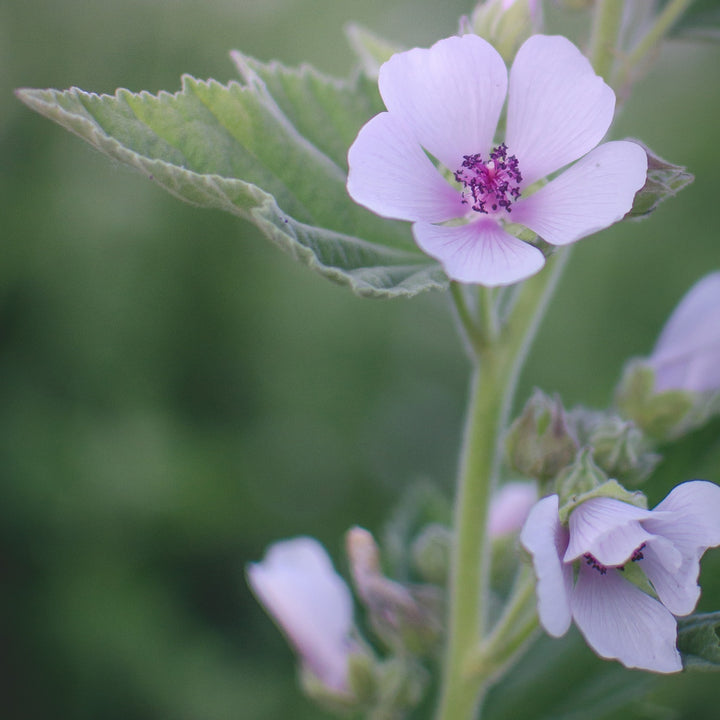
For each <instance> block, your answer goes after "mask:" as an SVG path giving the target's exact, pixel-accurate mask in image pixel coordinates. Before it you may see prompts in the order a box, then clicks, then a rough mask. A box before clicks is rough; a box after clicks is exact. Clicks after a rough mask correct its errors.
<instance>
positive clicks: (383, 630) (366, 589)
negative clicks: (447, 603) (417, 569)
mask: <svg viewBox="0 0 720 720" xmlns="http://www.w3.org/2000/svg"><path fill="white" fill-rule="evenodd" d="M346 547H347V554H348V558H349V560H350V570H351V572H352V576H353V581H354V583H355V588H356V590H357V593H358V595H359V596H360V598H361V600H362V601H363V604H364V605H365V606H366V608H367V610H368V616H369V620H370V623H371V625H372V627H373V629H374V630H375V632H376V634H377V635H378V637H379V638H381V639H382V640H383V641H384V642H385V643H386V644H387V645H388V646H389V647H391V648H394V649H400V648H402V649H405V650H408V651H410V652H411V653H413V654H417V655H426V654H428V653H430V652H431V651H434V650H435V648H436V646H437V643H438V641H439V639H440V633H441V630H442V620H441V618H442V595H441V593H440V591H439V590H438V588H436V587H433V586H431V585H404V584H402V583H399V582H396V581H394V580H390V579H389V578H387V577H385V576H384V575H383V574H382V573H381V571H380V553H379V550H378V547H377V544H376V543H375V540H374V539H373V536H372V535H371V534H370V533H369V532H368V531H367V530H364V529H363V528H360V527H354V528H351V529H350V530H349V531H348V533H347V535H346Z"/></svg>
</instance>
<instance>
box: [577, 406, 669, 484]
mask: <svg viewBox="0 0 720 720" xmlns="http://www.w3.org/2000/svg"><path fill="white" fill-rule="evenodd" d="M569 422H570V425H571V426H572V428H573V430H574V432H575V433H576V436H577V438H578V440H579V442H580V443H581V444H582V445H588V446H590V447H592V448H593V459H594V461H595V462H596V463H597V464H598V466H599V467H600V468H601V469H602V470H603V471H604V472H605V473H606V474H607V475H608V476H610V477H619V478H622V479H623V480H625V481H627V482H634V483H640V482H642V481H643V480H645V479H646V478H647V477H648V476H649V475H650V473H651V472H652V471H653V470H654V469H655V466H656V465H657V463H658V462H659V460H660V456H659V455H657V454H656V453H653V452H651V451H650V447H649V443H648V441H647V439H646V438H645V436H644V435H643V433H642V432H641V431H640V430H639V429H638V427H637V426H636V425H635V423H634V422H632V421H629V420H623V419H622V418H621V417H620V416H618V415H613V414H608V413H604V412H593V411H588V410H585V409H582V408H580V409H575V410H573V411H572V412H571V413H570V415H569Z"/></svg>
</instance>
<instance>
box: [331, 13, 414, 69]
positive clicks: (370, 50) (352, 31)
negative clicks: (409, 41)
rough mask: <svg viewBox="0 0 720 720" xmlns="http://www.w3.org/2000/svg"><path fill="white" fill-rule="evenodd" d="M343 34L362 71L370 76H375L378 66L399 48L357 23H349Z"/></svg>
mask: <svg viewBox="0 0 720 720" xmlns="http://www.w3.org/2000/svg"><path fill="white" fill-rule="evenodd" d="M345 34H346V35H347V38H348V41H349V42H350V47H351V48H352V49H353V51H354V52H355V55H356V56H357V58H358V60H359V61H360V66H361V67H362V69H363V72H364V73H365V74H366V75H367V76H368V77H370V78H377V76H378V71H379V70H380V66H381V65H382V64H383V63H384V62H386V61H388V60H389V59H390V58H391V56H392V55H394V54H395V53H396V52H399V51H400V50H401V48H400V47H398V46H397V45H395V44H394V43H391V42H390V41H389V40H385V39H384V38H381V37H380V36H379V35H376V34H375V33H374V32H371V31H370V30H368V29H367V28H364V27H363V26H362V25H358V24H357V23H350V24H349V25H348V26H347V27H346V28H345Z"/></svg>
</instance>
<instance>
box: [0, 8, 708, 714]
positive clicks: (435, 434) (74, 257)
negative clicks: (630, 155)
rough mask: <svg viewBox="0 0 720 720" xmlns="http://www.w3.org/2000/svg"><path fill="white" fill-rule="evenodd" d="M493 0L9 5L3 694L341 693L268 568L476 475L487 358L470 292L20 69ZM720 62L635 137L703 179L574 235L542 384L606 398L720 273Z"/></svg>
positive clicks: (311, 57) (675, 92)
mask: <svg viewBox="0 0 720 720" xmlns="http://www.w3.org/2000/svg"><path fill="white" fill-rule="evenodd" d="M471 7H472V6H471V3H470V2H467V1H465V0H443V2H441V3H440V2H436V1H435V0H393V2H390V3H388V2H386V0H366V2H363V3H358V2H352V1H351V0H235V1H234V2H231V1H230V0H206V2H203V3H199V2H192V1H191V0H128V1H126V2H118V1H117V0H115V1H113V0H95V1H94V2H90V1H89V0H62V2H52V1H51V0H22V1H21V0H11V1H10V2H9V3H8V2H5V3H3V4H1V5H0V203H2V209H1V211H0V228H2V235H1V237H2V250H1V257H2V261H1V262H0V473H1V475H0V477H1V478H2V480H1V482H0V716H2V717H7V718H12V719H15V718H17V719H23V720H25V719H28V720H29V719H33V720H34V719H35V718H38V719H39V718H47V717H55V718H73V719H78V720H84V719H86V718H88V719H89V718H99V717H102V718H104V720H114V719H115V718H118V719H119V718H123V720H159V719H160V718H173V719H174V720H185V719H187V720H191V719H192V720H225V719H231V718H249V719H255V718H270V719H272V720H274V719H276V718H277V719H279V718H288V717H292V718H294V719H296V720H303V719H304V718H319V717H323V715H322V713H320V712H319V711H317V710H316V709H315V708H314V707H313V706H311V705H310V704H309V703H308V702H307V701H305V700H304V699H302V698H300V697H299V695H298V694H297V692H296V687H295V678H294V662H293V658H292V656H291V654H290V652H289V651H288V650H287V648H286V646H285V644H284V641H283V640H282V638H281V637H280V635H279V633H277V631H276V629H275V628H274V626H273V625H272V624H271V623H270V622H269V621H268V620H267V619H266V617H265V615H264V613H263V612H262V610H261V609H260V608H259V607H258V606H257V605H256V603H255V602H254V600H253V598H252V597H251V595H250V593H249V591H248V590H247V588H246V586H245V583H244V579H243V568H244V565H245V564H246V563H247V562H249V561H253V560H257V559H259V558H260V557H261V555H262V553H263V550H264V548H265V546H266V545H267V544H269V543H270V542H272V541H273V540H275V539H278V538H281V537H288V536H292V535H296V534H301V533H304V534H311V535H314V536H316V537H318V538H319V539H320V540H321V541H323V542H324V543H325V544H326V545H327V546H328V548H329V549H330V551H331V553H332V554H333V556H334V557H335V558H336V560H337V562H338V565H339V566H340V567H341V568H342V567H343V561H342V558H341V552H340V551H341V547H342V534H343V533H344V531H345V530H346V529H347V528H348V527H349V526H350V525H351V524H360V525H363V526H365V527H367V528H369V529H371V530H372V531H374V532H377V533H379V532H381V530H382V526H383V522H384V520H385V519H386V517H387V515H388V513H389V512H390V510H391V508H392V507H393V506H394V505H395V503H396V502H397V501H398V499H399V498H400V496H401V494H402V492H403V490H404V489H405V488H406V487H407V486H408V485H409V484H411V483H412V482H414V481H416V480H418V479H421V478H431V479H433V480H435V481H436V482H438V483H439V484H440V485H442V486H443V487H445V488H448V489H449V488H450V486H451V483H452V478H453V475H454V469H455V454H456V451H457V446H458V442H459V438H458V434H459V430H460V427H461V422H462V413H463V406H464V393H465V389H466V382H467V375H468V363H467V361H466V359H465V357H464V355H463V350H462V348H461V346H460V344H459V342H458V340H457V339H456V336H455V333H454V329H453V326H452V321H451V314H450V311H449V306H448V302H447V299H446V298H445V297H443V296H441V295H425V296H422V297H419V298H417V299H415V300H413V301H402V300H398V301H393V302H381V301H369V300H360V299H357V298H355V297H353V296H352V295H350V294H349V292H348V291H347V290H346V289H344V288H340V287H336V286H333V285H332V284H330V283H329V282H327V281H326V280H324V279H322V278H320V277H317V276H315V275H313V274H312V273H310V272H309V271H308V270H307V269H305V268H303V267H299V266H296V265H294V264H293V262H292V261H291V260H290V259H289V258H288V257H287V256H285V255H283V254H281V253H280V252H279V251H277V250H276V249H275V248H273V247H270V246H269V245H268V244H267V243H266V242H265V240H264V239H263V238H262V237H260V236H259V234H258V233H257V232H256V231H255V229H254V228H253V227H251V226H250V225H248V224H245V223H243V222H241V221H239V220H237V219H235V218H232V217H230V216H224V215H222V214H221V213H219V212H211V211H204V210H198V209H195V208H192V207H189V206H186V205H183V204H182V203H180V202H179V201H177V200H175V199H174V198H172V197H171V196H169V195H167V194H165V193H164V192H162V191H161V190H160V189H159V188H157V187H155V186H154V185H153V184H152V183H150V182H148V181H147V180H145V179H144V178H142V177H140V176H139V175H135V174H133V173H132V172H131V171H129V170H127V169H125V168H124V167H120V166H117V165H115V164H112V163H110V162H109V161H108V160H106V159H105V158H104V157H103V156H101V155H100V154H98V153H96V152H95V151H93V150H92V149H91V148H89V146H87V145H85V144H84V143H82V142H81V141H80V140H78V139H76V138H74V137H73V136H71V135H69V134H68V133H66V132H65V131H63V130H61V129H60V128H58V127H56V126H54V125H52V124H51V123H50V122H48V121H47V120H45V119H43V118H41V117H39V116H36V115H34V114H33V113H32V112H31V111H29V110H28V109H27V108H25V107H24V106H22V105H21V104H20V103H19V102H18V101H17V100H16V99H15V98H14V97H13V96H12V89H13V88H15V87H19V86H30V87H58V88H65V87H69V86H71V85H77V86H80V87H82V88H83V89H86V90H93V91H97V92H112V91H113V90H114V89H115V88H116V87H119V86H124V87H128V88H130V89H131V90H141V89H147V90H150V91H153V92H156V91H159V90H160V89H167V90H175V89H177V88H178V87H179V77H180V75H181V74H182V73H184V72H188V73H190V74H193V75H195V76H197V77H200V78H207V77H214V78H216V79H218V80H220V81H223V82H225V81H227V80H229V79H231V78H232V77H233V68H232V65H231V63H230V61H229V58H228V51H229V50H230V49H232V48H238V49H241V50H243V51H244V52H246V53H248V54H250V55H254V56H256V57H258V58H260V59H263V60H270V59H272V58H278V59H280V60H282V61H284V62H286V63H289V64H299V63H301V62H305V61H309V62H311V63H313V64H315V65H316V66H318V67H319V68H320V69H321V70H323V71H326V72H330V73H333V74H346V73H347V72H349V71H350V69H351V67H352V64H353V60H352V55H351V52H350V50H349V49H348V46H347V44H346V42H345V40H344V37H343V35H342V28H343V26H344V24H345V23H347V22H348V21H350V20H356V21H359V22H361V23H363V24H364V25H366V26H367V27H369V28H372V29H375V30H376V31H378V32H380V33H382V34H384V35H385V36H387V37H391V38H396V39H398V40H399V41H400V42H402V43H404V44H407V45H412V44H428V43H430V42H431V41H433V40H434V39H437V38H439V37H441V36H445V35H448V34H451V33H452V32H454V31H455V29H456V27H457V18H458V16H459V15H460V14H462V13H466V12H469V11H470V10H471ZM719 80H720V49H719V48H717V47H712V46H709V45H700V46H698V45H691V44H688V43H680V42H678V43H675V44H673V45H672V46H670V47H668V48H667V49H666V50H665V51H664V52H663V53H662V55H661V56H660V58H659V62H658V64H657V65H656V66H655V67H654V69H653V70H652V72H651V73H650V75H649V76H648V77H647V78H646V79H645V80H644V81H643V82H642V83H641V84H640V85H639V86H638V88H637V92H636V94H635V95H634V96H633V97H632V98H631V100H630V101H629V102H628V104H627V106H626V109H625V113H624V115H623V116H622V118H621V120H620V121H619V123H618V124H617V126H616V132H615V135H616V136H617V137H624V136H634V137H639V138H641V139H642V140H643V141H644V142H646V143H647V144H648V145H650V146H651V147H652V148H653V149H654V150H655V151H656V152H658V153H659V154H661V155H663V156H665V157H667V158H668V159H670V160H673V161H675V162H679V163H682V164H686V165H687V166H688V167H689V168H690V170H691V171H692V172H693V173H695V175H696V178H697V179H696V183H695V185H693V186H692V187H691V188H690V189H688V190H686V191H684V192H683V194H682V195H681V196H680V197H679V198H677V199H676V200H675V201H672V202H669V203H667V204H666V205H665V206H663V207H662V208H661V209H660V210H659V211H658V212H657V213H656V214H655V215H654V216H653V217H652V218H650V219H649V220H646V221H645V222H643V223H641V224H628V223H625V224H623V225H622V226H621V227H616V228H613V229H611V230H609V231H606V232H604V233H602V235H601V236H597V237H595V238H593V239H591V240H587V241H584V242H582V243H581V244H580V245H579V246H578V247H577V248H576V250H575V252H574V255H573V257H572V260H571V263H570V267H569V268H568V270H567V272H566V275H565V277H564V279H563V281H562V284H561V287H560V289H559V291H558V293H557V296H556V298H555V300H554V302H553V305H552V308H551V311H550V313H549V316H548V318H547V321H546V323H545V325H544V327H543V330H542V331H541V334H540V337H539V339H538V341H537V343H536V345H535V348H534V350H533V353H532V355H531V357H530V360H529V362H528V365H527V369H526V372H525V374H524V376H523V381H522V383H521V388H520V393H519V399H520V401H523V400H524V399H525V397H526V396H527V394H528V393H529V391H530V389H531V388H532V387H533V386H535V385H538V386H540V387H542V388H543V389H544V390H546V391H548V392H552V391H558V392H560V393H561V394H562V395H563V397H564V398H565V401H566V403H567V404H568V405H572V404H575V403H587V404H590V405H595V406H604V405H605V404H607V402H608V401H609V399H610V396H611V393H612V388H613V386H614V383H615V382H616V380H617V378H618V376H619V373H620V370H621V367H622V365H623V362H624V360H625V359H626V358H627V357H629V356H631V355H637V354H643V353H646V352H648V351H649V350H650V348H651V347H652V343H653V339H654V337H655V336H656V334H657V332H658V330H659V328H660V327H661V325H662V322H663V319H664V318H665V317H666V315H667V314H668V313H669V311H670V310H671V308H672V307H673V305H674V304H675V302H676V301H677V300H678V299H679V297H680V296H681V295H682V293H683V292H684V291H685V290H686V289H687V288H688V287H689V286H690V285H691V284H692V283H693V282H694V281H695V280H696V279H697V278H698V277H700V276H701V275H702V274H704V273H706V272H708V271H710V270H713V269H718V267H720V245H719V243H718V228H720V202H719V201H718V197H719V196H720V173H719V172H718V169H719V168H720V142H718V126H719V125H718V118H719V117H720V82H719ZM719 438H720V424H718V423H714V424H713V425H711V426H709V427H708V428H706V429H705V430H703V431H701V432H699V433H696V434H695V435H694V436H692V437H691V438H689V439H687V440H686V441H685V442H684V443H682V444H681V445H680V447H677V448H674V449H672V450H670V451H669V452H668V457H667V462H666V463H665V465H664V466H663V468H662V469H661V471H660V472H659V473H658V476H657V478H656V479H655V481H654V482H653V484H652V485H651V486H649V487H648V493H649V495H650V499H651V501H653V502H656V501H657V500H659V499H660V498H661V497H662V496H663V495H664V492H665V491H666V490H667V489H668V488H669V487H670V486H671V485H673V484H675V483H677V482H679V481H681V480H685V479H688V478H690V477H705V478H707V479H710V480H714V481H716V482H720V439H719ZM704 568H705V569H704V574H703V578H704V585H705V586H706V592H705V595H704V597H703V600H702V605H701V609H705V610H709V609H717V608H720V551H715V553H710V554H709V556H708V558H707V559H706V562H705V565H704ZM557 645H558V643H555V644H553V647H556V646H557ZM635 676H636V677H637V678H638V680H639V679H640V678H641V677H642V676H641V675H640V674H637V673H636V674H635ZM518 693H519V694H518ZM514 698H515V702H520V703H523V702H524V703H528V704H529V705H532V704H533V702H534V700H533V698H532V697H530V696H527V697H525V696H523V695H522V692H521V691H517V692H516V694H515V696H514ZM518 698H519V699H518ZM655 699H656V701H657V702H660V703H661V704H664V705H669V706H670V707H672V708H674V711H673V712H672V713H671V714H670V715H663V716H662V717H673V718H695V719H696V718H708V719H709V718H716V717H717V715H716V712H717V711H716V710H715V707H716V706H717V704H718V701H719V700H720V693H719V692H718V690H717V679H716V678H715V677H714V676H707V675H706V676H702V675H695V676H688V677H673V678H669V679H666V680H665V681H664V682H663V684H662V691H661V692H659V693H657V694H656V696H655ZM648 712H649V713H650V714H649V715H647V716H648V717H660V716H659V715H653V714H652V713H653V712H654V711H652V710H648Z"/></svg>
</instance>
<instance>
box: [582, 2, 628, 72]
mask: <svg viewBox="0 0 720 720" xmlns="http://www.w3.org/2000/svg"><path fill="white" fill-rule="evenodd" d="M623 5H624V0H597V2H596V4H595V16H594V18H593V28H592V37H591V38H590V62H591V63H592V66H593V68H595V72H596V73H597V74H598V75H600V76H601V77H602V78H603V80H605V82H606V83H607V84H608V85H612V76H613V69H614V67H615V60H616V58H617V39H618V35H619V34H620V26H621V25H622V14H623Z"/></svg>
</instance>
